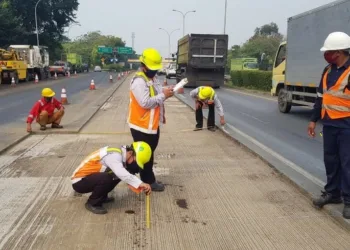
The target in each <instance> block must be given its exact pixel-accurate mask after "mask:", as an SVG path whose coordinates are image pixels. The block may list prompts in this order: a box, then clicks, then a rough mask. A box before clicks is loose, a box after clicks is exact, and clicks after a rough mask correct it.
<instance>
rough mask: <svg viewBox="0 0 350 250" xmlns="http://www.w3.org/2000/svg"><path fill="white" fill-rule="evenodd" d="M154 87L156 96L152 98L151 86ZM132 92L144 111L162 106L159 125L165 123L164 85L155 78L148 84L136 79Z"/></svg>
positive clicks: (131, 87) (131, 88)
mask: <svg viewBox="0 0 350 250" xmlns="http://www.w3.org/2000/svg"><path fill="white" fill-rule="evenodd" d="M151 85H153V87H154V90H155V96H153V97H150V92H149V86H151ZM130 90H131V91H132V93H133V95H134V96H135V99H136V100H137V102H138V104H139V105H140V106H141V107H143V108H144V109H153V108H156V107H157V106H160V119H159V125H161V124H163V123H164V119H163V118H164V101H165V95H164V93H163V89H162V85H161V84H160V82H159V81H158V80H157V79H156V78H154V80H150V81H149V82H146V81H145V80H144V79H143V78H140V77H138V78H135V79H133V81H132V82H131V84H130Z"/></svg>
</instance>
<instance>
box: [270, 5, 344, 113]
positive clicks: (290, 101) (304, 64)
mask: <svg viewBox="0 0 350 250" xmlns="http://www.w3.org/2000/svg"><path fill="white" fill-rule="evenodd" d="M349 10H350V0H340V1H335V2H332V3H330V4H327V5H323V6H321V7H319V8H316V9H313V10H310V11H307V12H305V13H302V14H299V15H296V16H293V17H290V18H289V19H288V28H287V41H285V42H283V43H281V44H280V46H279V49H278V52H277V54H276V57H275V62H274V65H273V77H272V89H271V94H272V95H277V96H278V106H279V110H280V112H282V113H288V112H289V111H290V110H291V107H292V106H313V104H314V102H315V100H316V97H317V87H318V86H319V83H320V80H321V76H322V72H323V70H324V68H325V67H326V66H327V62H326V61H325V60H324V58H323V52H321V51H320V48H321V47H322V46H323V43H324V41H325V39H326V38H327V36H328V35H329V34H330V33H332V32H335V31H342V32H345V33H347V34H350V25H349V24H350V19H349Z"/></svg>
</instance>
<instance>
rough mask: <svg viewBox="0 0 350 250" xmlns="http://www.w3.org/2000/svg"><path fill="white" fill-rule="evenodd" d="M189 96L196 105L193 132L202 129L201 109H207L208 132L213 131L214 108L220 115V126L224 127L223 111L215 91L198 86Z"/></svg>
mask: <svg viewBox="0 0 350 250" xmlns="http://www.w3.org/2000/svg"><path fill="white" fill-rule="evenodd" d="M190 96H191V97H192V98H193V99H194V100H195V102H196V103H195V105H196V122H197V124H196V128H195V131H198V130H202V129H203V110H202V109H203V107H206V106H207V107H208V108H209V114H208V120H207V128H208V130H210V131H215V109H214V108H215V107H216V109H217V110H218V112H219V115H220V124H221V125H225V123H226V122H225V118H224V109H223V107H222V104H221V102H220V100H219V98H218V96H217V95H216V93H215V91H214V89H213V88H211V87H206V86H200V87H198V88H196V89H194V90H192V91H191V92H190Z"/></svg>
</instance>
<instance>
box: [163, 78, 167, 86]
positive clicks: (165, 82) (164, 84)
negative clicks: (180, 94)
mask: <svg viewBox="0 0 350 250" xmlns="http://www.w3.org/2000/svg"><path fill="white" fill-rule="evenodd" d="M167 85H168V83H167V81H166V78H165V79H164V82H163V86H167Z"/></svg>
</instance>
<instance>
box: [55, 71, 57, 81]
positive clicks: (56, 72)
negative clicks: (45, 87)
mask: <svg viewBox="0 0 350 250" xmlns="http://www.w3.org/2000/svg"><path fill="white" fill-rule="evenodd" d="M55 80H57V72H55Z"/></svg>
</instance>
